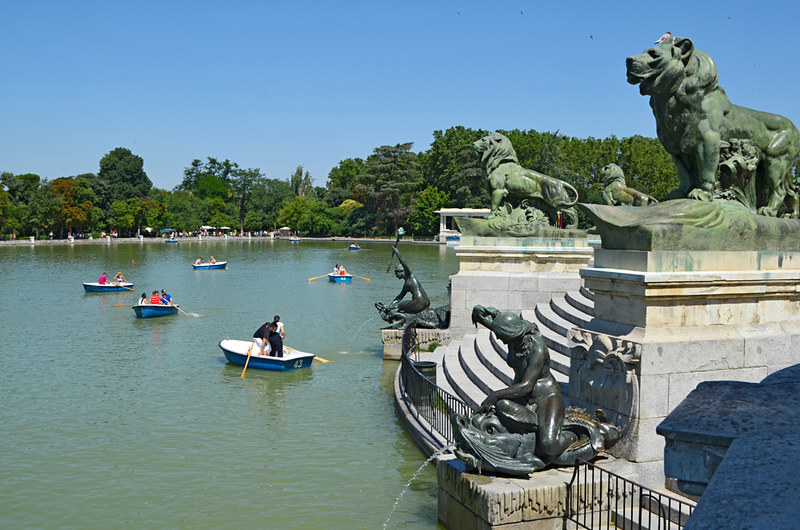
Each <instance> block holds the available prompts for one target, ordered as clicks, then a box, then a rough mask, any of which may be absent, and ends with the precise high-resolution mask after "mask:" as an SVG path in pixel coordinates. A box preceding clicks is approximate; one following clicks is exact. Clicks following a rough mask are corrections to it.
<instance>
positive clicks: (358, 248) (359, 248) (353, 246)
mask: <svg viewBox="0 0 800 530" xmlns="http://www.w3.org/2000/svg"><path fill="white" fill-rule="evenodd" d="M350 250H361V247H359V246H358V245H357V244H355V243H353V244H352V245H350Z"/></svg>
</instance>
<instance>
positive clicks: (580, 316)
mask: <svg viewBox="0 0 800 530" xmlns="http://www.w3.org/2000/svg"><path fill="white" fill-rule="evenodd" d="M550 307H552V308H553V311H555V312H556V314H557V315H558V316H560V317H561V318H563V319H565V320H568V321H570V322H572V323H573V324H575V326H577V327H584V326H586V324H588V323H589V321H590V320H592V318H594V317H592V315H590V314H588V313H584V312H583V311H581V310H580V309H577V308H575V307H573V306H571V305H570V304H568V303H567V301H566V300H565V299H564V298H561V297H559V298H553V299H552V300H550Z"/></svg>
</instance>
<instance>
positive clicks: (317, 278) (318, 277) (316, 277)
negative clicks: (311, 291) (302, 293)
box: [308, 274, 327, 282]
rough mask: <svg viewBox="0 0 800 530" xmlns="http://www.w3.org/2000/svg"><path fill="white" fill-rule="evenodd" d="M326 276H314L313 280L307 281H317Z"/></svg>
mask: <svg viewBox="0 0 800 530" xmlns="http://www.w3.org/2000/svg"><path fill="white" fill-rule="evenodd" d="M324 276H327V274H323V275H322V276H315V277H314V278H309V279H308V281H310V282H313V281H314V280H319V279H320V278H322V277H324Z"/></svg>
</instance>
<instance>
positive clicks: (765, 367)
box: [569, 249, 800, 462]
mask: <svg viewBox="0 0 800 530" xmlns="http://www.w3.org/2000/svg"><path fill="white" fill-rule="evenodd" d="M581 276H582V277H583V279H584V281H585V287H586V288H588V289H590V290H591V291H592V292H593V293H594V302H595V305H594V312H595V315H594V316H595V319H594V320H592V321H591V322H590V323H589V324H588V325H587V326H585V327H584V328H582V329H576V330H573V331H572V332H571V345H572V346H573V350H572V351H573V358H572V364H571V366H570V385H569V399H570V403H571V404H573V405H577V406H581V407H585V408H590V409H592V408H598V407H599V408H602V409H604V410H605V411H606V412H607V413H608V415H609V420H611V421H612V423H615V424H616V425H618V426H620V427H621V429H622V430H623V438H622V439H621V440H620V442H619V443H617V445H616V446H614V447H613V448H612V449H611V450H610V453H611V454H613V455H614V456H616V457H619V458H626V459H629V460H632V461H635V462H648V461H655V460H662V459H663V451H664V440H663V439H662V438H661V437H660V436H658V435H657V434H656V426H657V425H658V424H659V423H660V422H661V421H662V420H664V418H666V416H667V415H668V414H669V413H670V412H671V411H672V410H673V409H675V407H677V406H678V404H679V403H680V402H681V401H682V400H683V399H684V398H685V397H686V396H687V395H688V394H689V392H691V391H692V390H693V389H694V388H695V387H696V386H697V385H698V384H699V383H700V382H702V381H713V380H728V381H742V382H753V383H755V382H758V381H761V380H762V379H764V378H765V377H767V376H768V375H770V374H771V373H773V372H775V371H777V370H780V369H782V368H785V367H787V366H790V365H792V364H796V363H798V362H800V287H799V286H800V253H796V252H788V253H786V252H783V253H782V252H771V251H737V252H725V251H630V250H605V249H604V250H598V251H597V252H596V253H595V266H594V267H593V268H588V269H583V270H582V271H581Z"/></svg>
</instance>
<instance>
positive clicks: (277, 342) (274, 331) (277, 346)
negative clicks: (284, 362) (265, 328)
mask: <svg viewBox="0 0 800 530" xmlns="http://www.w3.org/2000/svg"><path fill="white" fill-rule="evenodd" d="M267 340H268V341H269V347H270V355H271V356H272V357H283V339H282V338H281V334H280V333H279V332H278V323H277V322H270V323H269V338H268V339H267Z"/></svg>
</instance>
